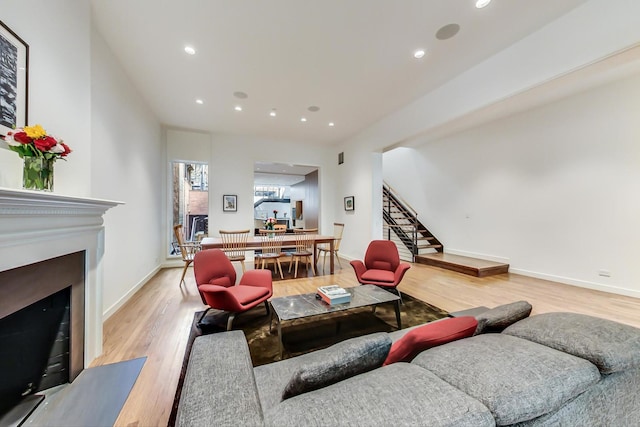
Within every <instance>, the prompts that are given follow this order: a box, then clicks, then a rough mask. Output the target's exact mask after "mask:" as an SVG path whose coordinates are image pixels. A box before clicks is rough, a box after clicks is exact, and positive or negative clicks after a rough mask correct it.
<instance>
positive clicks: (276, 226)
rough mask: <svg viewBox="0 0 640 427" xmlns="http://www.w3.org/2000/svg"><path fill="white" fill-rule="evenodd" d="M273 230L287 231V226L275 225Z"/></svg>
mask: <svg viewBox="0 0 640 427" xmlns="http://www.w3.org/2000/svg"><path fill="white" fill-rule="evenodd" d="M273 229H274V230H285V231H287V224H273Z"/></svg>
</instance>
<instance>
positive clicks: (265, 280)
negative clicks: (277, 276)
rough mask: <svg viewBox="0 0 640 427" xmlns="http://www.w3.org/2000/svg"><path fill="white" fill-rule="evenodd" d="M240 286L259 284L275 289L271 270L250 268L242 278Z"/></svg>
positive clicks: (261, 286)
mask: <svg viewBox="0 0 640 427" xmlns="http://www.w3.org/2000/svg"><path fill="white" fill-rule="evenodd" d="M238 286H257V287H260V288H267V289H273V280H272V279H271V271H269V270H248V271H245V272H244V274H243V275H242V277H241V278H240V283H238Z"/></svg>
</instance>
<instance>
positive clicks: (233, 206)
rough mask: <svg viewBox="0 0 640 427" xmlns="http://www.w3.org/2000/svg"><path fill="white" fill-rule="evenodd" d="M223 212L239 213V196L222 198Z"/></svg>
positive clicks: (227, 195) (226, 195)
mask: <svg viewBox="0 0 640 427" xmlns="http://www.w3.org/2000/svg"><path fill="white" fill-rule="evenodd" d="M222 211H223V212H237V211H238V196H236V195H235V194H233V195H231V194H225V195H224V196H222Z"/></svg>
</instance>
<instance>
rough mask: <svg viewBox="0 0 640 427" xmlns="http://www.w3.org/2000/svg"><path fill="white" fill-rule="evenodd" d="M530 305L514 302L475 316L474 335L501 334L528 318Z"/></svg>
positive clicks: (524, 302) (523, 302)
mask: <svg viewBox="0 0 640 427" xmlns="http://www.w3.org/2000/svg"><path fill="white" fill-rule="evenodd" d="M531 308H532V307H531V304H529V303H528V302H526V301H516V302H512V303H509V304H504V305H499V306H498V307H495V308H492V309H490V310H487V311H484V312H482V313H480V314H478V315H477V316H476V319H478V329H476V335H478V334H482V333H485V332H501V331H502V330H503V329H504V328H506V327H507V326H509V325H511V324H513V323H515V322H517V321H519V320H522V319H524V318H526V317H529V314H531Z"/></svg>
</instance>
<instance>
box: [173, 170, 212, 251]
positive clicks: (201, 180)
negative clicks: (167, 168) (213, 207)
mask: <svg viewBox="0 0 640 427" xmlns="http://www.w3.org/2000/svg"><path fill="white" fill-rule="evenodd" d="M178 224H182V232H183V234H184V239H185V240H186V241H198V240H200V239H201V238H202V237H205V236H207V235H208V232H209V165H208V164H206V163H195V162H179V161H175V162H172V163H171V221H170V224H169V230H168V232H169V242H171V244H170V245H169V255H179V254H180V249H179V248H178V246H177V242H176V238H175V235H174V232H173V226H174V225H178Z"/></svg>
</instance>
